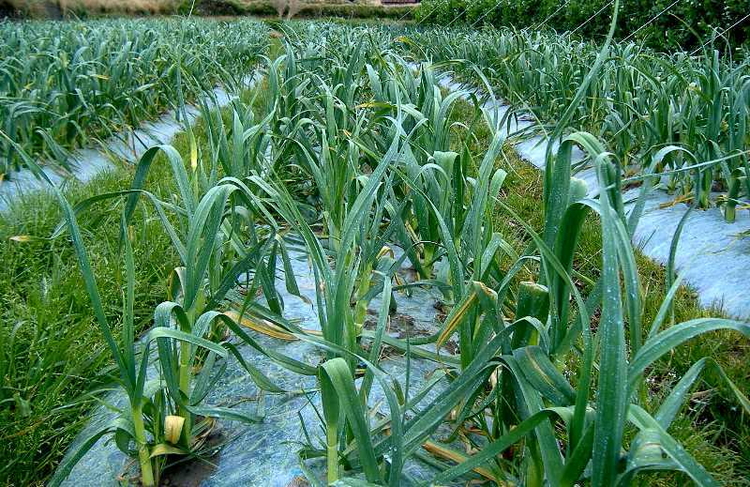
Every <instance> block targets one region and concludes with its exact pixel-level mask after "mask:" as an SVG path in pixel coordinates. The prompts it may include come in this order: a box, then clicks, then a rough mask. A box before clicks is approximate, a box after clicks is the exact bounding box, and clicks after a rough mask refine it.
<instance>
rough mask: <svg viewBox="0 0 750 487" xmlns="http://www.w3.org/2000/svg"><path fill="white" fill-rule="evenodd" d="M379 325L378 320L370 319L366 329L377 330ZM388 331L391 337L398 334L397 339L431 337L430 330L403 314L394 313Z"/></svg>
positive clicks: (366, 322)
mask: <svg viewBox="0 0 750 487" xmlns="http://www.w3.org/2000/svg"><path fill="white" fill-rule="evenodd" d="M377 324H378V321H377V318H374V317H373V318H368V319H367V320H365V323H364V328H365V329H366V330H375V329H376V328H377ZM386 331H387V332H388V333H389V334H391V335H393V334H396V337H397V338H399V339H405V338H407V337H409V338H415V337H426V336H430V335H431V332H430V330H428V329H427V328H424V327H422V326H419V325H418V324H416V322H415V320H414V318H412V317H411V316H409V315H405V314H402V313H394V314H393V315H392V316H391V322H390V324H389V325H388V328H387V330H386Z"/></svg>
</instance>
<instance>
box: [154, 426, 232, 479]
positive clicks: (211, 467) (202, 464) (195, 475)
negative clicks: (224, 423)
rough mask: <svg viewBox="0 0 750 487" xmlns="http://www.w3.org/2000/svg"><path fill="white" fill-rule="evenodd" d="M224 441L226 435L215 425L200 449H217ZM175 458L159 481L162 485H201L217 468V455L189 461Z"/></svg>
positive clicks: (205, 450) (210, 450) (207, 450)
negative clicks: (174, 462)
mask: <svg viewBox="0 0 750 487" xmlns="http://www.w3.org/2000/svg"><path fill="white" fill-rule="evenodd" d="M223 442H224V435H223V434H222V433H221V430H220V429H218V428H216V427H214V429H213V430H212V431H211V432H210V433H209V434H208V436H207V437H206V439H205V444H204V445H203V446H201V447H200V450H201V451H204V452H213V451H217V450H218V449H219V447H220V446H221V445H222V444H223ZM216 456H218V454H217V455H216ZM170 460H172V458H170ZM174 460H175V461H177V463H176V464H174V465H172V466H170V467H167V468H166V469H165V470H164V471H163V472H162V475H161V479H160V482H159V486H160V487H200V485H201V484H202V483H203V481H204V480H206V479H207V478H209V477H210V476H211V474H212V473H214V471H215V470H216V463H217V460H216V458H215V456H214V457H211V458H207V457H206V456H205V455H202V456H200V457H199V458H192V459H190V460H187V461H179V457H178V458H175V459H174ZM167 463H169V462H167Z"/></svg>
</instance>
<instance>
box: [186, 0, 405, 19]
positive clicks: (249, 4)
mask: <svg viewBox="0 0 750 487" xmlns="http://www.w3.org/2000/svg"><path fill="white" fill-rule="evenodd" d="M416 10H417V8H416V7H415V6H412V5H408V6H407V5H393V6H383V5H372V4H364V3H359V4H357V3H348V2H346V3H342V2H339V3H333V2H331V3H328V2H315V3H303V4H302V5H300V9H299V11H298V12H297V13H296V14H295V15H294V17H295V18H319V17H345V18H357V19H370V18H372V19H393V20H412V19H413V18H414V12H416ZM197 11H198V13H200V14H201V15H257V16H263V17H278V14H277V12H276V9H275V8H274V6H273V5H272V3H271V2H270V1H269V0H250V1H248V0H244V1H243V0H201V1H200V3H199V5H198V6H197Z"/></svg>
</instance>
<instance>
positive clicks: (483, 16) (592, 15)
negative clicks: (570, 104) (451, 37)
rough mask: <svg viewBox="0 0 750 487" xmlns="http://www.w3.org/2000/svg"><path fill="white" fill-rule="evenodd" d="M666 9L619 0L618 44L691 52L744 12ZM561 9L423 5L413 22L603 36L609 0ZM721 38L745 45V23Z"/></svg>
mask: <svg viewBox="0 0 750 487" xmlns="http://www.w3.org/2000/svg"><path fill="white" fill-rule="evenodd" d="M672 3H673V0H623V1H622V2H621V5H620V16H619V17H620V18H619V20H618V26H617V31H616V37H617V38H619V39H624V38H627V37H628V36H630V35H631V34H632V33H634V32H636V31H637V35H635V36H633V37H636V38H638V39H640V40H644V41H645V42H646V44H647V45H649V46H650V47H653V48H656V49H662V50H674V49H693V48H695V47H697V46H700V45H701V44H702V43H704V42H707V41H710V40H711V39H712V37H713V36H714V34H715V32H716V31H718V32H719V33H722V31H723V30H724V29H728V28H729V27H732V26H733V25H734V24H736V23H737V22H738V21H739V20H740V19H742V18H743V17H745V16H746V15H747V12H748V4H747V1H746V0H703V1H701V2H678V3H676V4H674V5H672ZM563 4H564V0H541V1H535V0H499V1H495V0H476V1H469V0H424V1H423V2H422V4H421V6H420V7H419V8H418V9H417V11H416V12H415V18H416V20H417V21H419V22H421V23H434V24H440V25H447V24H451V25H455V24H459V23H463V24H469V25H476V26H477V27H478V26H484V25H488V26H493V27H503V26H514V27H519V28H525V27H538V26H539V25H540V24H542V23H544V24H546V25H547V26H549V27H552V28H554V29H556V30H558V31H573V30H576V31H577V32H578V33H580V34H581V35H583V36H586V37H590V38H594V39H599V38H602V37H603V36H604V35H605V34H606V31H607V28H608V27H609V21H608V19H609V18H610V16H611V7H610V6H609V0H570V1H569V2H568V3H567V4H565V6H564V8H560V7H561V5H563ZM670 5H672V6H671V7H670ZM662 12H663V13H662ZM660 14H661V15H660ZM655 17H657V18H656V19H655V20H653V21H652V19H654V18H655ZM589 19H591V20H589ZM644 25H645V27H643V28H641V27H642V26H644ZM639 29H640V30H639ZM726 38H727V39H728V41H729V44H730V45H731V46H740V45H743V44H746V43H747V42H748V40H750V19H745V20H744V21H742V22H740V23H739V24H737V25H735V26H734V27H732V28H731V30H729V31H728V32H727V33H726Z"/></svg>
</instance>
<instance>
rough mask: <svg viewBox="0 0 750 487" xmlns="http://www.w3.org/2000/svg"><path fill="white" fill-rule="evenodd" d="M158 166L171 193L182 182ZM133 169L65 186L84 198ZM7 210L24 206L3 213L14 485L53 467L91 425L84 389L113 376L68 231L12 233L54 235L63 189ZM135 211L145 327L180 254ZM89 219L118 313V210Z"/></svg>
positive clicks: (113, 311) (1, 284)
mask: <svg viewBox="0 0 750 487" xmlns="http://www.w3.org/2000/svg"><path fill="white" fill-rule="evenodd" d="M155 176H156V177H155V179H158V180H161V181H160V182H158V183H157V185H158V186H159V187H160V190H161V191H163V192H164V194H169V192H170V191H171V190H172V186H173V184H172V183H171V181H170V179H169V178H168V177H166V176H167V175H166V171H160V174H158V175H155ZM131 179H132V175H131V172H130V171H129V170H127V169H126V168H124V167H120V168H118V169H117V170H116V171H114V172H111V173H107V174H103V175H101V176H98V177H97V178H95V179H94V180H93V181H92V182H91V183H89V184H87V185H76V186H74V187H71V188H69V189H68V191H66V193H67V195H68V197H69V198H70V199H71V201H80V200H82V199H85V198H87V197H90V196H93V195H94V194H98V193H99V192H100V191H116V190H120V189H122V188H123V187H127V185H129V183H130V180H131ZM7 215H16V216H14V217H13V216H4V217H3V218H2V221H0V239H1V240H2V241H3V245H2V246H0V249H2V250H0V252H1V253H2V254H1V255H2V259H3V262H5V265H4V266H3V267H2V270H1V271H0V290H1V291H0V303H1V306H2V310H3V312H2V326H0V335H1V336H0V343H1V344H2V345H0V348H1V349H2V351H1V353H2V358H3V360H2V367H3V370H2V371H0V372H2V374H0V377H2V384H1V389H2V400H3V403H4V404H3V407H2V409H0V422H2V423H3V425H4V428H3V430H2V433H1V434H0V444H1V446H0V465H2V467H0V479H5V480H4V482H5V483H8V484H11V485H35V484H41V483H43V482H44V480H45V479H46V478H47V477H48V476H49V475H51V474H52V472H53V471H54V468H55V467H56V465H57V463H58V462H59V461H60V460H61V457H62V455H63V453H64V452H65V449H66V447H67V445H68V443H69V442H70V441H71V440H72V438H73V437H74V436H75V435H76V434H77V433H78V431H79V430H80V428H81V427H82V426H83V423H84V421H85V417H86V416H85V412H86V411H87V410H88V409H89V408H90V407H91V406H92V405H93V404H94V403H93V401H92V400H91V398H87V397H85V394H82V393H84V392H85V391H89V390H92V389H94V388H96V387H97V386H103V385H105V384H106V383H107V382H109V379H108V378H107V377H106V376H105V375H101V374H100V373H99V371H101V370H102V369H104V368H106V367H105V366H106V365H108V363H109V359H108V354H107V353H106V347H105V344H104V342H103V340H102V337H101V335H100V333H99V331H98V329H97V326H96V323H95V321H94V319H93V312H92V307H91V302H90V300H89V297H88V295H87V294H86V290H85V288H84V285H83V282H82V280H81V277H80V272H79V270H78V264H77V262H76V261H75V256H74V254H73V249H72V248H71V246H70V245H69V242H68V241H67V239H55V240H46V239H43V238H39V239H34V240H31V241H29V242H18V241H13V240H11V239H12V238H13V237H15V236H18V235H30V236H34V237H45V236H48V235H51V234H52V232H53V231H54V229H55V227H56V226H57V225H58V223H60V221H61V217H62V215H61V212H60V210H59V207H58V205H57V203H56V201H55V200H54V197H53V196H51V195H50V194H46V193H45V194H37V195H34V196H31V197H28V198H24V199H22V200H19V202H18V203H17V204H15V205H14V208H13V211H12V212H9V213H8V214H7ZM136 218H137V221H138V226H137V227H136V228H137V229H138V230H137V236H136V243H135V245H134V252H135V257H136V259H137V261H138V262H139V263H141V265H139V266H138V270H137V274H136V288H135V292H136V297H137V300H136V302H137V303H138V307H137V308H136V310H135V316H136V324H137V328H138V329H139V330H144V329H145V328H147V327H148V326H149V325H150V323H151V319H152V317H153V306H154V305H155V304H156V303H157V302H159V301H160V300H161V299H162V298H163V297H164V295H165V292H164V282H165V279H166V277H167V275H168V273H169V272H170V271H171V270H172V268H174V266H175V264H176V261H177V260H176V258H177V257H176V255H175V253H174V252H173V250H172V249H171V246H170V243H169V240H168V239H167V238H166V237H165V236H164V234H163V232H162V231H161V229H160V227H159V223H158V221H156V220H155V219H153V217H152V215H148V214H145V213H141V214H139V215H138V216H137V217H136ZM82 223H83V225H84V227H85V229H86V230H85V232H86V243H87V245H88V246H89V250H90V253H91V256H92V261H93V263H94V269H95V272H96V274H97V276H99V284H100V287H101V292H102V295H103V299H104V302H105V303H106V304H107V308H106V311H107V314H108V315H109V317H110V318H111V319H112V320H113V322H114V323H117V321H116V319H117V317H119V316H120V309H119V308H118V307H117V306H116V303H119V302H120V301H121V299H122V293H123V286H124V276H123V273H122V272H118V269H120V267H121V266H120V265H118V264H119V261H120V257H119V255H120V251H119V250H118V248H117V245H118V237H119V216H118V215H117V213H116V212H112V211H111V208H110V205H109V204H103V205H99V206H98V207H94V208H93V209H92V210H91V212H90V213H88V214H87V215H86V217H85V218H84V221H83V222H82ZM120 326H121V323H117V325H116V327H117V328H118V329H119V327H120ZM20 452H24V454H19V453H20ZM0 481H2V480H0Z"/></svg>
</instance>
